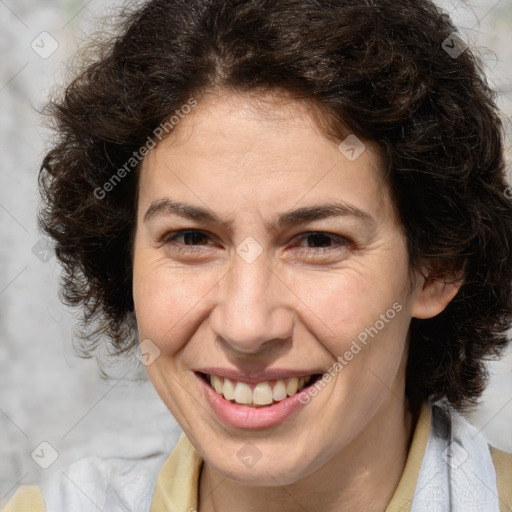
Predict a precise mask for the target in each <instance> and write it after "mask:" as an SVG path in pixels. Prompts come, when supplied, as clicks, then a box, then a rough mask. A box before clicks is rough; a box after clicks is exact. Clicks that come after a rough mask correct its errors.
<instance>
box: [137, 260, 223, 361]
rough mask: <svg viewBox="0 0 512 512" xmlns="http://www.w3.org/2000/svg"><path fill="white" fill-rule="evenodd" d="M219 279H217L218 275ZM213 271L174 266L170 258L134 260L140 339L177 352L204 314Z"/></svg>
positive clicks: (212, 279)
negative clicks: (170, 263) (167, 259)
mask: <svg viewBox="0 0 512 512" xmlns="http://www.w3.org/2000/svg"><path fill="white" fill-rule="evenodd" d="M217 280H218V279H217ZM215 282H216V279H215V276H214V275H213V273H208V272H201V273H200V274H199V273H198V272H197V270H194V269H183V268H180V269H178V268H175V267H174V268H173V267H172V266H171V265H169V263H168V261H167V262H165V261H158V260H156V259H154V258H153V259H150V258H149V257H148V258H144V257H143V255H141V257H140V258H139V259H138V260H135V263H134V271H133V298H134V305H135V313H136V316H137V324H138V329H139V336H140V339H145V338H149V339H151V340H152V341H153V342H154V343H155V344H156V345H157V346H158V347H159V348H160V350H161V351H162V352H164V353H165V352H168V353H170V352H176V351H177V350H179V349H180V348H181V344H183V343H184V341H186V339H187V338H186V336H185V334H186V332H185V331H187V330H190V329H191V327H192V326H193V325H195V324H197V323H198V322H200V319H201V317H202V311H203V309H204V308H205V306H206V303H207V301H208V291H209V290H210V289H211V288H212V287H213V286H214V284H215Z"/></svg>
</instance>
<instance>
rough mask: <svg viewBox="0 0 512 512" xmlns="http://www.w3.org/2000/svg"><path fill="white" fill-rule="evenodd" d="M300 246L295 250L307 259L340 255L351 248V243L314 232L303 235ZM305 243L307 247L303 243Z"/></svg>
mask: <svg viewBox="0 0 512 512" xmlns="http://www.w3.org/2000/svg"><path fill="white" fill-rule="evenodd" d="M298 240H299V244H297V245H295V246H294V247H293V248H294V249H296V250H297V251H298V252H299V254H300V255H304V256H305V257H307V258H310V257H313V258H315V257H320V258H322V257H326V256H330V255H334V254H335V253H336V254H339V252H340V251H346V250H347V249H348V248H350V247H351V242H350V241H349V240H347V239H346V238H344V237H342V236H339V235H334V234H330V233H325V232H323V231H312V232H309V233H303V234H301V235H299V237H298ZM304 242H305V244H306V245H305V246H304V245H303V243H304Z"/></svg>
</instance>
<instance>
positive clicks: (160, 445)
mask: <svg viewBox="0 0 512 512" xmlns="http://www.w3.org/2000/svg"><path fill="white" fill-rule="evenodd" d="M112 5H113V3H111V2H109V3H108V4H107V3H105V2H101V1H98V0H89V1H86V0H51V1H48V0H47V1H45V2H41V1H36V0H16V1H15V0H0V24H1V29H2V30H1V37H0V46H1V55H2V59H1V60H2V65H1V69H0V136H1V144H2V146H1V147H2V158H1V160H0V166H1V170H0V233H1V238H0V240H1V244H0V433H1V435H0V505H1V504H2V503H4V502H5V501H6V499H7V498H8V497H9V496H10V495H11V494H12V492H13V490H14V489H15V488H16V487H17V486H18V485H20V484H22V483H24V484H26V483H31V482H35V481H37V480H38V479H39V478H40V477H41V476H43V475H45V474H47V473H49V472H53V471H59V469H61V468H63V467H65V466H66V465H67V464H69V463H70V462H71V461H73V460H76V459H77V458H79V457H82V456H85V455H89V454H91V453H96V454H98V455H101V456H108V455H115V454H120V453H122V454H133V455H138V456H144V455H145V454H147V453H150V452H152V451H155V450H159V449H162V450H166V451H170V450H171V449H172V447H173V445H174V443H175V441H176V439H177V436H178V434H179V432H180V430H179V427H178V426H177V425H176V423H175V422H174V420H173V419H172V418H171V417H170V415H169V413H168V412H167V410H166V409H165V407H164V406H163V405H162V404H161V403H160V400H159V398H158V397H157V395H156V393H155V392H154V390H153V389H152V387H151V386H150V385H149V383H148V382H142V383H140V382H139V383H137V382H133V381H132V380H130V379H131V378H132V377H133V375H134V373H135V372H130V371H128V373H125V369H122V371H121V370H120V371H119V372H118V373H119V375H120V376H123V378H119V379H117V380H113V381H110V382H103V381H101V379H100V378H99V377H98V373H97V370H96V363H95V361H94V360H92V361H91V360H88V361H86V360H81V359H78V358H77V357H76V356H75V355H74V353H73V350H72V348H71V339H72V329H73V325H74V322H75V319H74V317H73V314H72V313H70V312H69V311H67V310H66V309H65V308H64V307H63V306H62V305H61V304H60V302H59V300H58V296H57V290H58V279H59V267H58V265H57V264H56V259H55V257H54V255H53V253H52V251H51V248H49V247H47V246H46V244H45V242H44V241H43V240H41V236H40V234H39V233H38V232H37V229H36V223H35V217H36V211H37V207H38V195H37V181H36V178H37V172H38V168H39V165H40V161H41V157H42V155H43V153H44V151H45V148H47V147H48V134H47V133H46V132H45V129H44V128H43V127H42V126H41V117H40V116H39V114H38V110H39V109H40V108H41V107H42V105H43V104H44V103H45V101H46V98H47V96H48V93H49V91H50V88H51V86H52V84H54V83H55V82H58V81H59V80H60V79H61V77H62V74H63V72H64V71H65V69H66V61H67V60H68V58H69V56H70V55H71V54H72V53H73V52H74V50H75V48H76V45H77V38H78V37H80V38H84V37H87V34H88V33H90V28H91V22H92V20H94V19H95V16H96V15H97V14H98V13H103V12H104V10H105V7H106V6H112ZM442 5H443V6H445V7H446V9H447V11H448V12H451V13H452V15H453V17H454V20H455V21H456V22H457V23H458V24H459V25H460V26H461V30H462V29H464V30H462V33H463V34H464V35H465V37H466V38H467V39H468V40H470V41H471V42H472V43H474V44H477V45H479V46H481V47H482V49H481V52H482V56H483V58H484V60H485V62H486V66H487V70H488V76H489V80H490V81H491V83H492V84H494V86H495V88H497V89H498V90H500V91H501V93H500V106H501V108H502V110H503V112H504V119H505V120H506V122H507V123H508V124H507V126H508V127H509V128H508V131H509V132H510V131H511V129H512V123H511V122H510V119H511V117H510V116H511V114H512V80H511V77H512V35H511V34H512V2H511V0H501V1H496V0H480V1H477V2H471V3H470V2H442ZM507 151H508V158H509V161H510V159H511V158H512V155H511V151H510V139H509V147H508V150H507ZM137 364H138V363H137V362H133V367H134V368H135V369H136V366H137ZM490 370H491V372H492V380H491V384H490V386H489V388H488V390H487V392H486V394H485V396H484V398H483V400H482V403H481V405H480V407H479V409H478V411H477V412H476V413H475V414H473V415H471V418H470V419H471V420H472V421H473V422H474V423H475V424H476V425H477V426H478V427H479V428H481V429H482V431H483V433H484V434H485V435H486V436H487V437H488V438H489V439H490V440H491V441H492V442H493V443H494V444H496V445H497V446H499V447H501V448H504V449H507V450H509V451H512V355H510V354H509V355H508V356H507V357H506V358H504V359H503V360H502V361H500V362H497V363H494V364H492V365H491V367H490ZM41 443H43V444H41ZM45 466H48V469H44V468H45Z"/></svg>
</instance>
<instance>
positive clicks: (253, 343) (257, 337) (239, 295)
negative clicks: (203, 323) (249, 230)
mask: <svg viewBox="0 0 512 512" xmlns="http://www.w3.org/2000/svg"><path fill="white" fill-rule="evenodd" d="M234 258H235V262H234V263H233V268H232V269H231V272H228V274H227V275H226V278H225V279H222V280H221V281H220V282H219V284H218V286H219V289H218V294H219V295H218V300H217V301H216V306H215V309H214V311H213V312H212V314H211V315H210V326H211V328H212V330H213V332H214V335H215V337H216V339H218V340H220V341H221V343H224V344H225V345H227V346H229V348H231V350H232V351H236V352H239V353H244V354H257V353H261V352H264V351H267V350H270V351H272V352H273V353H274V352H275V351H276V350H278V351H280V349H282V348H284V347H285V346H286V345H287V344H288V343H289V342H290V340H291V337H292V333H293V318H292V314H291V311H290V307H289V304H287V303H286V301H287V299H289V297H290V295H292V294H291V292H290V290H289V289H288V288H287V287H286V285H285V284H284V283H283V282H282V281H281V279H280V278H279V276H278V275H277V274H276V273H275V271H273V270H272V268H271V267H269V266H268V263H267V259H266V258H265V253H263V254H261V255H260V257H259V258H257V259H256V260H255V261H253V262H251V263H247V262H246V261H244V259H243V258H241V257H239V256H238V254H236V255H235V256H234Z"/></svg>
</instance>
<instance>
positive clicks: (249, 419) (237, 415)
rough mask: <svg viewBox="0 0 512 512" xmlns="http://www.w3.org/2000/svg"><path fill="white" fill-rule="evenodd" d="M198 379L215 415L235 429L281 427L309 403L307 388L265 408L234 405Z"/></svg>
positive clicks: (201, 379)
mask: <svg viewBox="0 0 512 512" xmlns="http://www.w3.org/2000/svg"><path fill="white" fill-rule="evenodd" d="M198 378H199V380H200V381H201V383H202V385H203V388H204V391H205V394H206V397H207V398H208V401H209V402H210V404H211V406H212V409H213V410H214V412H215V414H216V415H217V416H218V417H219V418H220V420H221V421H223V422H224V423H226V424H227V425H229V426H231V427H235V428H242V429H250V430H254V429H261V428H268V427H273V426H275V425H279V424H280V423H282V422H283V421H284V420H286V419H287V418H289V417H290V416H291V415H292V414H293V413H294V412H296V411H298V410H299V409H300V408H302V407H303V406H304V405H306V403H307V402H306V400H307V397H306V395H307V388H304V389H303V390H302V391H300V392H299V393H297V394H296V395H293V396H289V397H287V398H285V399H284V400H281V401H280V402H276V403H275V404H272V405H267V406H265V407H247V406H244V405H237V404H232V403H231V402H228V401H227V400H226V399H225V398H224V397H223V396H221V395H219V394H218V393H217V392H216V391H215V390H214V389H213V388H212V387H211V386H210V385H209V384H208V383H207V382H205V380H204V379H203V378H201V377H198ZM301 395H304V402H305V403H301V401H300V398H301Z"/></svg>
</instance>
